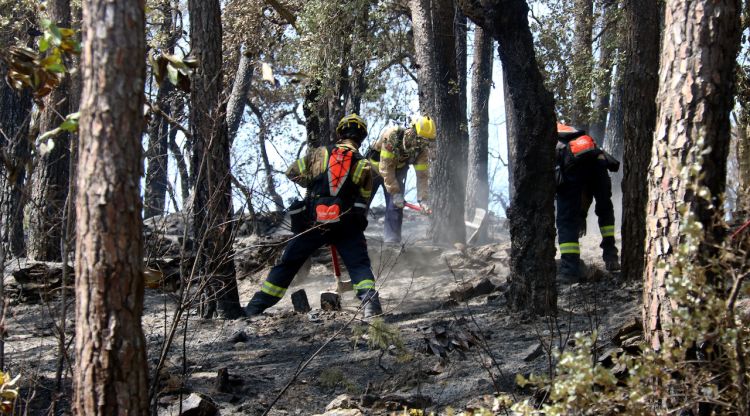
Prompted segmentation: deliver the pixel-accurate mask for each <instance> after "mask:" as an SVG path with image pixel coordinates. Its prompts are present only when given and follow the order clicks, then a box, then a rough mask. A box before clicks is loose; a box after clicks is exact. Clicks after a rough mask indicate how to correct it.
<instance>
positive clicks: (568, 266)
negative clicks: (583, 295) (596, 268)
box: [557, 254, 583, 284]
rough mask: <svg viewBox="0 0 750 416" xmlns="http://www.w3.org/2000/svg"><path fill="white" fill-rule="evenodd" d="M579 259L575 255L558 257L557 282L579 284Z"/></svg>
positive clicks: (580, 276) (580, 278)
mask: <svg viewBox="0 0 750 416" xmlns="http://www.w3.org/2000/svg"><path fill="white" fill-rule="evenodd" d="M582 276H583V274H582V273H581V258H580V257H579V256H578V255H577V254H563V255H561V256H560V266H559V267H558V269H557V281H559V282H560V283H564V284H573V283H577V282H580V281H581V280H583V279H582Z"/></svg>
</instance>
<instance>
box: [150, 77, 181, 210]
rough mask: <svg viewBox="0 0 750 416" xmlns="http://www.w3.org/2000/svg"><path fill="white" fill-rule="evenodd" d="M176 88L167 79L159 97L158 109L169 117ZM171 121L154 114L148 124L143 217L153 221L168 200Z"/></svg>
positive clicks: (157, 95) (157, 99)
mask: <svg viewBox="0 0 750 416" xmlns="http://www.w3.org/2000/svg"><path fill="white" fill-rule="evenodd" d="M173 90H174V88H173V87H172V84H171V83H170V82H169V81H168V80H165V81H164V82H162V83H161V85H159V92H158V93H157V94H156V103H155V104H154V105H155V106H156V107H157V108H159V109H160V110H162V111H164V113H166V114H167V115H170V109H169V98H170V95H171V93H172V91H173ZM169 129H170V127H169V122H168V121H167V120H166V119H165V118H164V117H163V116H161V115H160V114H153V115H152V118H151V122H150V123H149V125H148V138H149V141H148V150H147V151H146V161H147V169H146V191H145V193H144V198H143V199H144V205H145V207H144V210H143V212H144V213H143V217H144V218H151V217H153V216H156V215H161V214H163V213H164V208H165V204H166V201H167V186H168V182H169V178H168V161H169V155H168V151H169Z"/></svg>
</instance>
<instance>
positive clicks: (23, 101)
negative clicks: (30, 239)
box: [0, 61, 31, 257]
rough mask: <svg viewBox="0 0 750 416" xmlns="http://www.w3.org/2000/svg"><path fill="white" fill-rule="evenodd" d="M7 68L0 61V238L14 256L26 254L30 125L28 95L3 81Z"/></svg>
mask: <svg viewBox="0 0 750 416" xmlns="http://www.w3.org/2000/svg"><path fill="white" fill-rule="evenodd" d="M7 71H8V68H7V66H6V65H5V63H4V62H2V61H0V108H1V109H2V111H0V146H2V148H3V151H4V152H5V160H3V163H2V166H1V167H0V192H2V193H3V194H2V196H0V200H1V201H2V206H0V223H2V224H3V226H4V227H3V229H2V230H0V236H1V238H2V239H3V240H2V244H3V246H4V249H5V253H6V255H7V254H10V255H12V256H14V257H22V256H24V254H25V244H24V237H23V202H24V199H25V198H24V187H25V184H26V164H27V163H28V161H29V158H30V157H31V148H30V146H29V138H28V134H29V122H30V118H31V116H30V112H31V93H30V92H28V91H24V92H17V91H15V90H13V89H12V88H10V86H8V84H7V83H6V82H5V81H4V80H5V76H6V74H7Z"/></svg>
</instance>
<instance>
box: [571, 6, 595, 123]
mask: <svg viewBox="0 0 750 416" xmlns="http://www.w3.org/2000/svg"><path fill="white" fill-rule="evenodd" d="M571 13H572V14H573V22H574V23H573V26H574V28H575V29H574V32H573V53H572V62H571V68H570V70H571V73H572V74H571V75H572V76H571V81H572V84H573V85H572V88H573V105H572V108H571V109H572V114H571V115H570V122H571V123H572V124H573V125H574V126H576V127H578V128H580V129H583V130H587V131H588V129H589V116H590V114H591V70H592V62H593V54H592V47H591V34H592V31H593V27H594V1H593V0H573V10H571Z"/></svg>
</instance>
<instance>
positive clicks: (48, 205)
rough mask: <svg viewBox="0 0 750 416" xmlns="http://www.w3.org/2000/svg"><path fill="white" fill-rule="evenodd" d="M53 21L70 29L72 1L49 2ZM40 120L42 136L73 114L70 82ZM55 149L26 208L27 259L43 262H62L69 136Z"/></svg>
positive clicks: (40, 161) (39, 169)
mask: <svg viewBox="0 0 750 416" xmlns="http://www.w3.org/2000/svg"><path fill="white" fill-rule="evenodd" d="M47 12H48V14H49V18H50V20H52V21H53V22H55V23H56V24H57V25H58V26H59V27H70V0H54V1H49V2H47ZM44 105H45V107H44V110H43V111H42V114H41V117H40V119H39V133H41V134H43V133H45V132H47V131H50V130H53V129H55V128H57V127H58V126H59V125H60V124H61V123H62V122H63V120H64V119H65V116H67V115H68V114H69V113H70V112H71V111H70V79H69V77H68V76H66V77H65V78H64V80H63V82H62V83H61V84H60V86H58V87H57V88H56V89H55V90H54V91H52V93H50V94H49V95H48V96H47V97H46V98H45V99H44ZM54 143H55V146H54V148H53V149H52V150H51V151H50V152H49V153H47V154H46V155H40V156H39V157H38V158H37V160H36V161H35V164H34V172H33V173H32V177H31V197H30V199H31V200H30V203H29V205H28V206H27V212H28V218H29V229H28V233H29V242H28V247H27V254H28V257H30V258H32V259H34V260H40V261H60V260H61V250H60V247H61V246H60V243H61V241H62V222H61V221H62V218H63V208H64V206H65V198H67V196H68V186H69V180H70V135H69V134H67V133H63V134H60V135H58V136H57V137H55V138H54Z"/></svg>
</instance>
